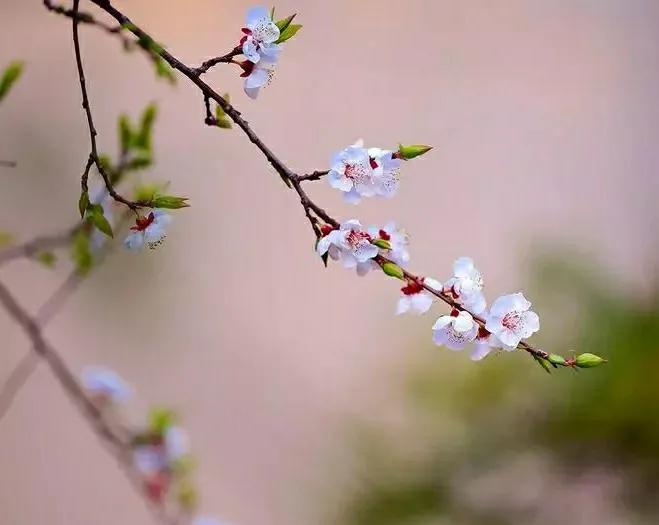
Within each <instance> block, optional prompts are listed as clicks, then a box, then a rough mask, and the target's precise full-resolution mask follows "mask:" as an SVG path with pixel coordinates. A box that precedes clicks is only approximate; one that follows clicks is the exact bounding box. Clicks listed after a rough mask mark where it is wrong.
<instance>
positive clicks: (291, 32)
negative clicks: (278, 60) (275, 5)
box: [276, 24, 302, 44]
mask: <svg viewBox="0 0 659 525" xmlns="http://www.w3.org/2000/svg"><path fill="white" fill-rule="evenodd" d="M300 29H302V25H301V24H290V25H289V26H288V27H287V28H286V29H285V30H284V31H282V32H281V34H280V35H279V40H277V42H276V43H277V44H281V43H282V42H286V40H290V39H291V38H293V37H294V36H295V35H296V34H297V32H298V31H299V30H300Z"/></svg>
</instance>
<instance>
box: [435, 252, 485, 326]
mask: <svg viewBox="0 0 659 525" xmlns="http://www.w3.org/2000/svg"><path fill="white" fill-rule="evenodd" d="M482 290H483V276H482V275H481V273H480V272H479V271H478V270H477V269H476V267H475V266H474V261H473V260H472V259H471V258H469V257H460V258H459V259H456V261H455V262H454V263H453V277H451V278H450V279H449V280H448V281H446V282H445V283H444V293H446V294H450V295H452V296H453V298H454V299H456V300H457V301H458V302H459V303H460V304H461V305H462V306H464V307H465V308H467V309H468V310H469V311H471V312H473V313H474V314H476V315H479V314H480V313H482V312H483V311H484V310H485V307H486V306H487V304H486V302H485V296H484V295H483V292H482Z"/></svg>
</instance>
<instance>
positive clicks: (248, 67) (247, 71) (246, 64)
mask: <svg viewBox="0 0 659 525" xmlns="http://www.w3.org/2000/svg"><path fill="white" fill-rule="evenodd" d="M236 63H237V64H238V65H239V66H240V67H241V68H242V70H243V72H242V73H241V74H240V76H241V77H242V78H245V77H248V76H250V75H251V74H252V71H253V70H254V65H255V64H254V62H250V61H249V60H244V61H243V62H236Z"/></svg>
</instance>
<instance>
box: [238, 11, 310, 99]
mask: <svg viewBox="0 0 659 525" xmlns="http://www.w3.org/2000/svg"><path fill="white" fill-rule="evenodd" d="M274 11H275V10H274V8H273V9H272V10H271V11H268V10H267V9H266V8H265V7H262V6H257V7H252V8H251V9H250V10H249V11H247V22H246V24H245V27H243V28H242V29H241V31H242V33H243V37H242V38H241V39H240V46H239V47H240V50H241V51H242V54H243V56H244V57H245V59H246V60H244V61H243V62H234V63H236V64H238V65H239V66H240V67H241V68H242V70H243V72H242V74H241V77H243V78H244V79H245V84H244V90H245V93H246V94H247V96H248V97H250V98H253V99H255V98H257V97H258V95H259V91H260V90H261V88H263V87H265V86H267V85H268V84H269V83H270V81H271V80H272V78H273V76H274V74H275V68H276V67H277V62H278V61H279V54H280V53H281V50H282V43H283V42H285V41H286V40H288V39H289V38H292V37H293V36H294V35H295V34H296V33H297V32H298V31H299V30H300V28H301V27H302V26H301V25H299V24H293V23H292V22H293V19H294V18H295V15H291V16H289V17H286V18H282V19H281V20H277V21H275V20H274Z"/></svg>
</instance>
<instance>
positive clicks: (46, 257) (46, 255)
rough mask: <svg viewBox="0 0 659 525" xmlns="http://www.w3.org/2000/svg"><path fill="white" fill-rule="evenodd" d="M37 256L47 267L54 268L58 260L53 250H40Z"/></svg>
mask: <svg viewBox="0 0 659 525" xmlns="http://www.w3.org/2000/svg"><path fill="white" fill-rule="evenodd" d="M35 258H36V260H37V261H38V262H40V263H41V264H43V265H44V266H45V267H46V268H53V267H54V266H55V263H56V262H57V257H56V256H55V254H54V253H53V252H40V253H38V254H37V256H36V257H35Z"/></svg>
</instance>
